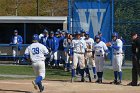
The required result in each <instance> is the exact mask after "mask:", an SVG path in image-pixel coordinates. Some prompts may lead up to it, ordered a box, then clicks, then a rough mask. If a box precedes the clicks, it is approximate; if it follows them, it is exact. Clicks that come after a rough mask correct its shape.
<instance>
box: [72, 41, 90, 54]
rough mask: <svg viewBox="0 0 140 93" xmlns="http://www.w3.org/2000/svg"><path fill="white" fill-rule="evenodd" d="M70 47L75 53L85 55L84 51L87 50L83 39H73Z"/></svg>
mask: <svg viewBox="0 0 140 93" xmlns="http://www.w3.org/2000/svg"><path fill="white" fill-rule="evenodd" d="M72 47H73V52H75V53H85V49H86V48H87V46H86V42H85V40H83V39H73V40H72Z"/></svg>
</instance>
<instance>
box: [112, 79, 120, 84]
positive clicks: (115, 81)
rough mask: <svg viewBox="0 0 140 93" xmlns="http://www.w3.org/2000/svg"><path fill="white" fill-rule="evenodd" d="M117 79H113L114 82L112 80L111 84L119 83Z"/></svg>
mask: <svg viewBox="0 0 140 93" xmlns="http://www.w3.org/2000/svg"><path fill="white" fill-rule="evenodd" d="M117 82H118V81H117V80H114V81H112V82H110V84H117Z"/></svg>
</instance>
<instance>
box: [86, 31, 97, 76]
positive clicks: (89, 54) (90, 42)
mask: <svg viewBox="0 0 140 93" xmlns="http://www.w3.org/2000/svg"><path fill="white" fill-rule="evenodd" d="M85 41H86V45H87V50H86V53H85V59H86V62H88V61H87V60H89V63H87V66H88V65H91V66H92V69H93V73H94V78H96V67H95V61H94V59H93V58H94V55H93V47H94V40H93V39H92V38H90V37H89V32H86V34H85Z"/></svg>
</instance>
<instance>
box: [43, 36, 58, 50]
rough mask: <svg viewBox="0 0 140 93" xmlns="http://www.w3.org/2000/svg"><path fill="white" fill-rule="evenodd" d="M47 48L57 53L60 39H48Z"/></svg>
mask: <svg viewBox="0 0 140 93" xmlns="http://www.w3.org/2000/svg"><path fill="white" fill-rule="evenodd" d="M46 46H47V48H48V49H49V50H50V49H51V51H53V52H56V51H57V50H58V47H59V42H58V39H57V38H56V37H48V39H47V43H46Z"/></svg>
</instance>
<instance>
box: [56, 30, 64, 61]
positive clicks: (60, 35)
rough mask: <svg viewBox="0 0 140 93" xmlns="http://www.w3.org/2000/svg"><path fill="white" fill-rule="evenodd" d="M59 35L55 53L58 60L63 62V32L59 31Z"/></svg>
mask: <svg viewBox="0 0 140 93" xmlns="http://www.w3.org/2000/svg"><path fill="white" fill-rule="evenodd" d="M58 34H59V37H58V40H59V47H58V54H57V58H58V61H59V62H61V63H64V62H65V56H64V46H63V41H64V38H65V37H64V36H63V32H62V31H59V33H58Z"/></svg>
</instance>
